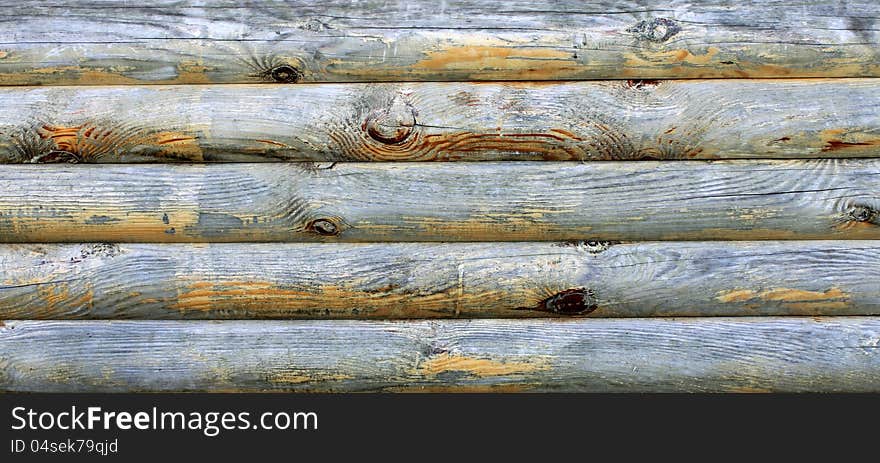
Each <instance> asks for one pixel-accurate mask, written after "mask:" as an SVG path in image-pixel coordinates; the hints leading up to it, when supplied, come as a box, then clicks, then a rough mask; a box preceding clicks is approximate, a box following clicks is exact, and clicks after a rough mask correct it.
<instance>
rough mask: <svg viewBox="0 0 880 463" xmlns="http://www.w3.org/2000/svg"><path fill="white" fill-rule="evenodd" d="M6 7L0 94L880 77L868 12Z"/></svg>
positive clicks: (854, 5)
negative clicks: (19, 90)
mask: <svg viewBox="0 0 880 463" xmlns="http://www.w3.org/2000/svg"><path fill="white" fill-rule="evenodd" d="M2 6H3V12H4V13H3V20H2V21H0V35H2V36H3V37H6V39H5V40H4V43H3V44H2V47H0V84H4V85H62V84H63V85H81V84H87V85H89V84H99V85H108V84H142V83H174V84H202V83H233V82H260V81H273V82H280V83H295V82H352V81H413V80H434V81H436V80H553V79H600V78H625V79H627V78H628V79H639V78H647V79H655V78H704V77H818V76H829V77H877V76H880V58H878V56H880V55H878V53H880V46H878V45H880V32H878V31H880V27H878V21H880V19H878V18H880V5H878V3H877V2H875V1H872V0H856V1H843V0H832V1H809V2H796V1H793V0H752V1H736V2H734V1H731V0H710V1H705V2H690V1H683V0H636V1H633V0H630V1H613V2H611V1H605V0H599V1H590V2H582V1H576V0H563V1H554V2H537V3H536V2H534V1H532V0H501V1H486V0H453V1H447V2H441V3H439V4H438V3H437V2H433V1H428V0H407V1H399V0H385V1H373V2H368V3H362V2H348V1H329V2H320V4H316V3H314V2H306V1H300V0H286V1H283V2H282V1H266V2H259V3H257V4H244V5H242V4H240V2H236V1H232V0H228V1H218V2H210V3H207V4H206V3H204V2H197V1H160V2H151V3H150V4H149V6H140V5H137V6H135V5H134V4H131V3H129V2H107V1H100V0H98V1H84V2H81V1H76V2H74V1H70V0H68V1H54V2H43V1H19V2H8V1H6V2H3V5H2Z"/></svg>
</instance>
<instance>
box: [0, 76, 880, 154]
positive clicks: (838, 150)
mask: <svg viewBox="0 0 880 463" xmlns="http://www.w3.org/2000/svg"><path fill="white" fill-rule="evenodd" d="M0 106H2V107H3V111H2V112H0V162H26V163H47V162H78V163H115V162H180V161H186V162H203V161H205V162H211V161H280V160H284V161H303V160H305V161H432V160H438V161H449V160H465V161H477V160H629V159H663V160H672V159H714V158H811V157H870V156H877V155H878V153H880V120H878V117H877V108H878V107H880V83H878V82H877V80H875V79H794V80H792V79H787V80H773V81H768V80H703V81H700V80H694V81H663V82H660V81H646V80H624V81H605V82H564V83H547V82H543V83H526V82H516V83H511V82H508V83H497V84H493V83H482V84H475V83H406V84H321V85H303V86H294V87H287V86H274V85H194V86H161V85H155V86H136V87H132V86H128V87H48V88H39V87H24V88H22V87H12V88H0Z"/></svg>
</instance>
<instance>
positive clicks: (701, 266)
mask: <svg viewBox="0 0 880 463" xmlns="http://www.w3.org/2000/svg"><path fill="white" fill-rule="evenodd" d="M878 276H880V241H785V242H772V241H764V242H662V243H661V242H656V243H632V244H630V243H622V244H619V243H609V242H576V243H444V244H433V243H393V244H302V243H300V244H278V243H266V244H261V243H251V244H211V245H208V246H196V245H186V244H183V245H176V244H153V245H150V244H131V245H126V244H123V245H116V244H70V245H67V244H55V245H53V244H24V245H4V246H2V247H0V319H35V318H110V319H113V318H142V319H163V318H164V319H167V318H172V319H177V318H182V319H186V318H190V319H211V318H214V319H226V318H237V319H243V318H245V319H246V318H437V317H546V316H571V315H590V316H594V317H647V316H694V315H711V316H718V315H880V284H878Z"/></svg>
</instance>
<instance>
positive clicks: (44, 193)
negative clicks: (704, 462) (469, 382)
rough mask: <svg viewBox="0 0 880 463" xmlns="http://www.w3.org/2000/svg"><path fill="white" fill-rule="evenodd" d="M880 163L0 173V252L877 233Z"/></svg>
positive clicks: (58, 168) (54, 168)
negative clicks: (152, 245)
mask: <svg viewBox="0 0 880 463" xmlns="http://www.w3.org/2000/svg"><path fill="white" fill-rule="evenodd" d="M878 180H880V160H867V159H866V160H862V159H858V160H856V159H848V160H809V161H741V160H740V161H711V162H708V161H682V162H675V163H670V162H655V161H645V162H639V163H631V162H605V163H577V162H568V163H551V162H518V163H509V162H485V163H390V164H389V163H338V164H334V163H326V164H265V163H263V164H211V165H163V164H150V165H88V166H86V165H61V164H54V165H6V166H0V241H3V242H31V243H33V242H58V241H62V242H100V241H111V242H114V241H115V242H202V241H215V242H229V241H351V242H364V241H559V240H589V239H592V240H625V241H639V240H694V239H706V240H711V239H724V240H734V239H877V238H880V212H878V211H880V182H878Z"/></svg>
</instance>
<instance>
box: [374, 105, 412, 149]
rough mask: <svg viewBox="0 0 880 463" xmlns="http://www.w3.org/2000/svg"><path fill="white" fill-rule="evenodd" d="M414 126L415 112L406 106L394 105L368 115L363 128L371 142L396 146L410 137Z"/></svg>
mask: <svg viewBox="0 0 880 463" xmlns="http://www.w3.org/2000/svg"><path fill="white" fill-rule="evenodd" d="M415 125H416V115H415V110H413V108H412V107H411V106H410V105H408V104H405V103H395V104H393V105H392V106H391V107H390V108H386V109H379V110H376V111H373V112H372V113H370V115H369V116H367V119H366V120H365V121H364V126H363V128H364V130H366V131H367V135H369V136H370V138H372V139H373V140H376V141H378V142H380V143H385V144H387V145H396V144H398V143H403V142H404V141H406V139H407V138H409V137H410V135H412V133H413V130H414V128H415Z"/></svg>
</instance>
